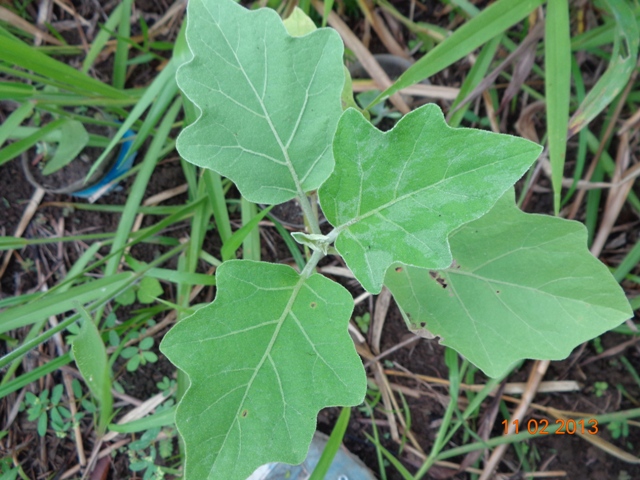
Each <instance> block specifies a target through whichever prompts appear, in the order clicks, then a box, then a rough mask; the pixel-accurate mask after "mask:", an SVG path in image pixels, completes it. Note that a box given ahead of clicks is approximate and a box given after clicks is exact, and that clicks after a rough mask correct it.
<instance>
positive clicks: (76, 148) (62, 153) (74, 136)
mask: <svg viewBox="0 0 640 480" xmlns="http://www.w3.org/2000/svg"><path fill="white" fill-rule="evenodd" d="M58 130H59V132H60V143H59V144H58V147H57V148H56V153H55V154H54V155H53V158H52V159H51V160H48V161H47V164H46V166H45V167H44V169H43V170H42V174H43V175H50V174H52V173H54V172H57V171H58V170H60V169H61V168H62V167H64V166H65V165H68V164H69V163H71V162H72V161H73V160H74V159H75V158H76V157H77V156H78V154H79V153H80V152H81V151H82V149H83V148H84V147H85V146H86V145H87V143H88V142H89V134H88V133H87V131H86V130H85V128H84V125H82V123H80V122H79V121H77V120H69V119H67V118H65V119H64V121H63V123H62V125H60V127H59V129H58Z"/></svg>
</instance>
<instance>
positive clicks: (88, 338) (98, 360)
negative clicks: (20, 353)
mask: <svg viewBox="0 0 640 480" xmlns="http://www.w3.org/2000/svg"><path fill="white" fill-rule="evenodd" d="M81 313H82V314H83V315H82V316H83V322H82V328H81V329H80V333H79V334H78V335H77V336H76V338H75V339H74V341H73V357H74V359H75V361H76V365H78V370H79V371H80V373H81V374H82V378H84V381H85V383H86V384H87V386H88V387H89V390H90V391H91V393H92V394H93V396H94V397H95V398H96V399H97V400H98V402H99V403H100V420H99V424H98V429H99V430H100V431H101V432H104V429H105V428H106V426H107V425H108V424H109V419H110V417H111V411H112V405H113V397H112V396H111V369H110V367H109V360H108V358H107V350H106V348H105V346H104V342H103V341H102V337H101V336H100V331H99V330H98V327H96V324H95V323H93V321H92V320H91V317H90V316H89V314H88V313H87V312H86V311H84V310H81Z"/></svg>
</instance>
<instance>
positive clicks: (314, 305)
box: [309, 302, 318, 308]
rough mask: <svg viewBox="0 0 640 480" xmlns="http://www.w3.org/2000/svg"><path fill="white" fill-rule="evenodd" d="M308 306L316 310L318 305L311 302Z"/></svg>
mask: <svg viewBox="0 0 640 480" xmlns="http://www.w3.org/2000/svg"><path fill="white" fill-rule="evenodd" d="M309 306H310V307H311V308H316V307H317V306H318V304H317V303H316V302H311V303H310V304H309Z"/></svg>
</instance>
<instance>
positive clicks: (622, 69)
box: [569, 0, 640, 135]
mask: <svg viewBox="0 0 640 480" xmlns="http://www.w3.org/2000/svg"><path fill="white" fill-rule="evenodd" d="M605 3H606V4H607V6H608V7H609V9H610V10H611V13H612V14H613V16H614V18H615V20H616V21H615V37H614V44H613V53H612V55H611V62H610V63H609V67H607V70H606V71H605V72H604V74H603V75H602V76H601V77H600V78H599V79H598V81H597V82H596V84H595V85H594V86H593V88H592V89H591V91H590V92H589V93H588V94H587V96H586V98H585V99H584V101H583V102H582V104H581V105H580V107H579V108H578V110H576V112H575V113H574V114H573V116H572V117H571V120H570V121H569V133H570V134H571V135H573V134H575V133H577V132H579V131H580V130H582V129H583V128H584V127H586V126H587V125H588V124H589V122H590V121H591V120H593V119H594V118H595V117H596V115H598V114H599V113H600V112H601V111H602V110H604V109H605V108H606V106H607V105H609V104H610V103H611V102H612V101H613V99H614V98H615V97H616V96H617V95H618V94H619V93H620V92H621V91H622V89H623V88H624V87H625V85H626V84H627V82H628V80H629V77H630V76H631V73H632V72H633V69H634V68H635V65H636V61H637V58H638V44H639V43H640V33H639V31H638V23H637V22H636V19H635V16H634V14H633V10H632V9H631V6H630V5H629V3H628V2H626V1H625V0H606V1H605Z"/></svg>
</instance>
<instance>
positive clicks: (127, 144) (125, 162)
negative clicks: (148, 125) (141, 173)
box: [71, 130, 138, 199]
mask: <svg viewBox="0 0 640 480" xmlns="http://www.w3.org/2000/svg"><path fill="white" fill-rule="evenodd" d="M135 136H136V133H135V132H134V131H133V130H127V131H126V132H125V134H124V135H123V137H122V138H123V140H124V142H122V146H121V147H120V152H119V153H118V158H117V159H116V161H115V162H114V163H113V166H112V167H111V169H110V170H109V171H108V172H107V173H106V174H105V175H104V176H103V177H102V178H101V179H100V180H99V181H98V183H96V184H94V185H91V186H90V187H87V188H85V189H84V190H80V191H79V192H74V193H72V194H71V195H73V196H74V197H81V198H92V197H96V196H102V195H104V194H106V193H109V192H110V191H111V190H113V189H114V188H115V187H116V185H117V184H116V183H113V184H111V182H113V181H114V180H115V179H116V178H118V177H119V176H121V175H122V174H124V173H126V172H128V171H129V169H130V168H131V167H132V166H133V161H134V160H135V159H136V155H137V153H138V152H133V153H132V154H129V150H131V146H132V145H133V139H134V138H135ZM94 199H95V198H94Z"/></svg>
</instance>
